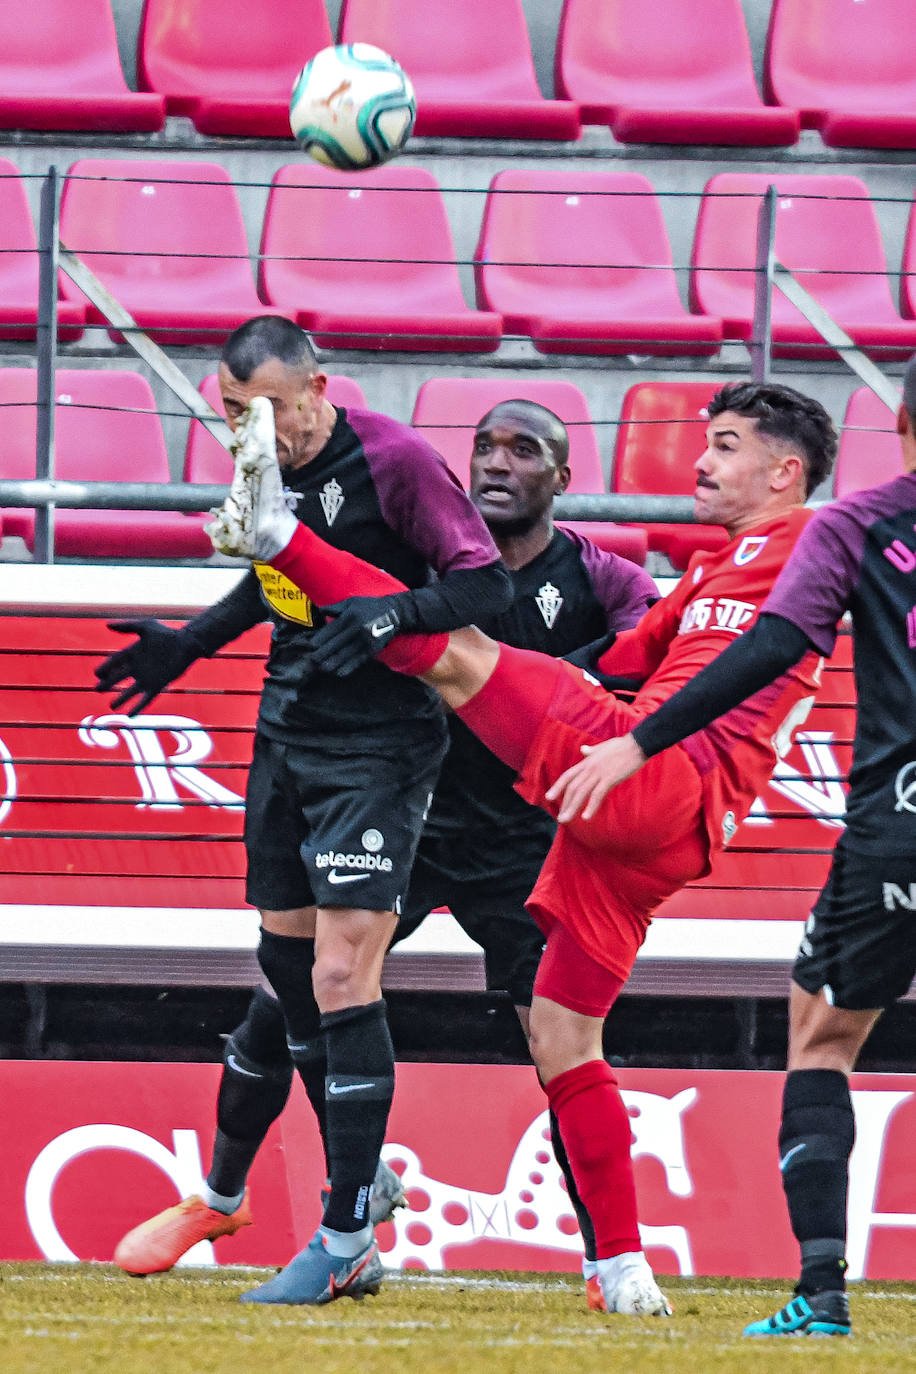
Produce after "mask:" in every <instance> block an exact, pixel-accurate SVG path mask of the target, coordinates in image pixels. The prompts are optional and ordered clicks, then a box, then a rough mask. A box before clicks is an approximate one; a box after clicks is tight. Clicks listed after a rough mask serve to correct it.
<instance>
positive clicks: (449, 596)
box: [391, 559, 513, 634]
mask: <svg viewBox="0 0 916 1374" xmlns="http://www.w3.org/2000/svg"><path fill="white" fill-rule="evenodd" d="M512 598H513V588H512V579H511V577H510V576H509V573H508V571H507V569H506V566H505V564H504V563H503V561H502V559H499V560H498V561H497V562H496V563H487V564H485V565H484V567H482V568H458V569H456V570H455V571H454V572H449V573H445V575H444V576H443V577H442V578H440V580H439V581H438V582H432V583H430V585H429V586H428V587H418V588H417V589H416V590H415V591H410V592H396V593H395V594H394V595H393V596H392V598H391V600H392V603H393V604H394V606H395V608H396V610H397V614H398V620H399V622H400V624H399V627H398V633H399V634H411V633H414V634H417V633H419V634H439V633H440V632H442V631H445V630H457V629H459V628H460V626H462V625H473V624H474V623H475V621H477V620H479V619H482V618H484V617H487V618H488V617H490V616H492V615H499V614H501V612H502V611H507V610H508V609H509V607H510V606H511V604H512Z"/></svg>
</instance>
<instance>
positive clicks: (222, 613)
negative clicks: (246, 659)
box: [183, 568, 268, 658]
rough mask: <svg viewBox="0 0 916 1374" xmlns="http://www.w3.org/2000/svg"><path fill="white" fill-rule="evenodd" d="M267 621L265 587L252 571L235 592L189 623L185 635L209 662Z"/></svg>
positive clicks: (246, 575) (233, 590)
mask: <svg viewBox="0 0 916 1374" xmlns="http://www.w3.org/2000/svg"><path fill="white" fill-rule="evenodd" d="M267 618H268V616H267V610H266V607H265V605H264V599H263V597H262V596H261V584H260V582H259V581H258V578H257V573H255V572H254V570H253V569H251V568H249V570H248V572H247V573H246V574H245V576H244V577H243V578H242V580H241V581H240V582H239V583H237V584H236V586H234V587H233V588H232V591H231V592H227V593H226V595H225V596H224V597H223V598H222V599H221V600H220V601H217V602H216V603H215V604H214V605H213V606H208V607H207V609H206V610H205V611H201V613H200V615H196V616H195V617H194V619H193V620H189V621H188V623H187V625H186V626H185V627H184V631H183V633H184V634H186V635H187V636H188V637H189V639H190V640H191V641H192V642H193V645H194V648H195V650H196V652H197V657H198V658H209V657H210V656H211V655H212V654H215V653H216V652H217V650H218V649H222V648H223V646H224V645H226V644H231V642H232V640H233V639H238V637H239V635H242V634H244V633H245V631H246V630H250V629H251V628H252V627H253V626H254V625H259V624H260V623H261V621H262V620H267Z"/></svg>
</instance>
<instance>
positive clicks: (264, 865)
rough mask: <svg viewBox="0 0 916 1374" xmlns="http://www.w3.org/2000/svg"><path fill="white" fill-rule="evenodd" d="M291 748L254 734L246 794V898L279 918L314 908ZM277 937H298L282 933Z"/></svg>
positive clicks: (282, 931) (253, 904)
mask: <svg viewBox="0 0 916 1374" xmlns="http://www.w3.org/2000/svg"><path fill="white" fill-rule="evenodd" d="M289 749H290V746H289V745H286V744H282V743H280V742H279V741H277V740H272V739H268V738H267V737H266V736H264V735H261V734H260V733H258V734H256V735H255V741H254V754H253V757H252V761H251V768H250V769H249V773H248V785H247V788H246V794H245V854H246V857H247V861H248V875H247V880H246V885H245V896H246V899H247V901H249V902H250V903H251V905H252V906H256V907H258V908H259V909H260V910H262V911H269V912H273V913H278V914H282V913H286V912H289V911H296V910H303V909H307V908H310V907H311V906H313V904H314V896H313V893H312V889H311V887H310V885H309V881H308V875H307V874H306V871H305V869H304V867H303V864H302V857H301V854H300V846H301V845H302V843H303V841H304V839H305V837H306V833H307V827H306V820H305V816H304V815H303V811H302V803H301V797H300V794H299V782H298V781H297V778H296V777H295V775H294V774H293V773H292V772H291V771H290V769H289V766H288V757H289ZM269 928H270V929H273V926H269ZM275 933H276V934H299V933H300V932H299V931H298V930H296V931H287V930H285V929H283V928H278V929H277V930H276V931H275Z"/></svg>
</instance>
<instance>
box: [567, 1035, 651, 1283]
mask: <svg viewBox="0 0 916 1374" xmlns="http://www.w3.org/2000/svg"><path fill="white" fill-rule="evenodd" d="M545 1091H546V1093H547V1098H548V1101H549V1102H550V1106H551V1108H552V1110H553V1112H554V1113H555V1115H556V1118H557V1121H558V1122H559V1125H560V1135H561V1136H562V1137H563V1144H564V1145H565V1146H566V1153H567V1155H568V1156H569V1162H570V1164H571V1166H572V1171H573V1177H574V1178H575V1180H576V1187H577V1189H578V1190H579V1196H580V1197H581V1199H582V1201H583V1203H584V1204H585V1207H586V1209H587V1210H588V1214H589V1216H590V1217H591V1219H592V1224H593V1226H594V1228H595V1243H596V1250H597V1257H598V1259H610V1258H611V1257H612V1256H614V1255H623V1254H626V1253H627V1252H629V1251H634V1250H641V1249H642V1242H641V1241H640V1239H639V1226H638V1224H637V1220H636V1189H635V1186H634V1184H633V1165H632V1162H631V1160H630V1143H631V1139H632V1132H631V1130H630V1118H629V1116H628V1114H627V1109H626V1107H625V1106H624V1105H623V1099H622V1098H621V1096H620V1092H619V1090H618V1088H617V1079H616V1078H615V1077H614V1074H613V1072H612V1071H611V1068H610V1065H609V1064H606V1063H605V1062H604V1060H603V1059H593V1060H590V1061H589V1062H588V1063H587V1064H579V1065H578V1066H577V1067H576V1068H574V1069H567V1071H566V1072H565V1073H561V1074H557V1076H556V1078H553V1079H551V1081H550V1082H549V1083H548V1084H547V1087H546V1090H545Z"/></svg>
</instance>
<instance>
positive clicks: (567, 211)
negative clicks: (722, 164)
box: [475, 169, 722, 355]
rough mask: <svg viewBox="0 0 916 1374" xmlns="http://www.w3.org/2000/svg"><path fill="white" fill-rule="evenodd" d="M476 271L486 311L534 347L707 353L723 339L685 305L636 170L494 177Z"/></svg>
mask: <svg viewBox="0 0 916 1374" xmlns="http://www.w3.org/2000/svg"><path fill="white" fill-rule="evenodd" d="M475 272H476V277H477V301H478V304H479V305H480V306H481V308H485V309H488V310H498V311H499V312H500V314H501V315H502V316H503V323H504V327H505V329H506V331H507V332H518V333H522V334H529V335H530V336H531V338H532V339H533V340H534V346H535V348H536V349H537V350H538V351H539V352H541V353H654V354H662V355H672V354H673V355H680V354H685V353H690V354H712V353H715V352H716V351H717V349H718V348H719V345H720V343H721V340H722V325H721V321H720V320H718V319H715V318H709V317H707V318H701V317H700V316H698V315H690V314H688V313H687V311H686V310H685V309H684V307H683V306H682V305H681V301H680V297H679V295H678V290H677V283H676V281H675V276H674V269H673V267H672V262H671V249H670V247H669V244H668V236H667V233H666V230H665V225H664V221H663V220H662V214H661V209H660V207H659V204H658V200H657V199H656V196H655V192H654V191H653V188H652V185H651V183H650V182H648V181H647V180H646V178H645V177H643V176H640V175H638V174H637V173H635V172H580V171H575V172H571V171H539V170H533V169H525V170H522V169H518V170H515V169H513V170H510V171H505V172H499V173H497V175H496V176H495V177H494V178H493V180H492V181H491V183H490V192H489V195H488V196H487V203H486V208H485V210H484V216H483V224H482V226H481V230H480V239H479V241H478V244H477V252H476V254H475ZM714 314H715V312H714V311H713V312H710V315H714Z"/></svg>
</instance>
